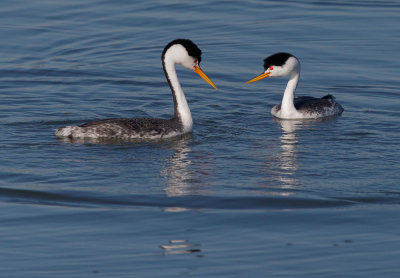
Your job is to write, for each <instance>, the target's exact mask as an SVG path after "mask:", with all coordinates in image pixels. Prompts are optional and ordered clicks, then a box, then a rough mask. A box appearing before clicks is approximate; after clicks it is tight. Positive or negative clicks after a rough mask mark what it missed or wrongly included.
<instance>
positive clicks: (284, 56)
mask: <svg viewBox="0 0 400 278" xmlns="http://www.w3.org/2000/svg"><path fill="white" fill-rule="evenodd" d="M290 57H295V56H294V55H292V54H290V53H286V52H279V53H275V54H273V55H271V56H269V57H267V58H265V59H264V69H268V68H269V67H270V66H283V65H284V64H285V63H286V61H287V60H288V59H289V58H290Z"/></svg>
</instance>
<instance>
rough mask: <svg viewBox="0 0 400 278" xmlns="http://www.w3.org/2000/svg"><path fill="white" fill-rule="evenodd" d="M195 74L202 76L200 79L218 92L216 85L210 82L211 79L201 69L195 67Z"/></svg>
mask: <svg viewBox="0 0 400 278" xmlns="http://www.w3.org/2000/svg"><path fill="white" fill-rule="evenodd" d="M194 72H195V73H197V74H198V75H200V77H201V78H203V79H204V80H205V81H206V82H207V83H208V84H210V85H211V86H213V87H214V88H215V89H216V90H218V88H217V87H216V86H215V85H214V83H213V82H212V81H211V80H210V78H208V76H207V75H206V74H205V73H204V72H203V71H202V70H201V68H200V67H198V66H194Z"/></svg>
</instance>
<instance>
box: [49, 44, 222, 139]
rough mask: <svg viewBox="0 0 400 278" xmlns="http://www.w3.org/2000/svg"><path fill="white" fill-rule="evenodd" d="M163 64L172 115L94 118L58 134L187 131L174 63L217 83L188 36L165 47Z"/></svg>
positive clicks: (135, 135)
mask: <svg viewBox="0 0 400 278" xmlns="http://www.w3.org/2000/svg"><path fill="white" fill-rule="evenodd" d="M161 59H162V65H163V69H164V73H165V76H166V78H167V80H168V84H169V86H170V88H171V91H172V96H173V100H174V116H173V117H172V118H171V119H169V120H167V119H155V118H133V119H129V118H123V119H104V120H95V121H91V122H88V123H85V124H83V125H80V126H66V127H61V128H58V129H57V130H56V133H55V135H56V136H57V137H67V138H70V139H78V138H79V139H84V138H90V139H118V140H130V139H161V138H170V137H173V136H177V135H181V134H184V133H188V132H190V131H191V130H192V127H193V120H192V115H191V113H190V109H189V106H188V103H187V101H186V98H185V95H184V93H183V90H182V88H181V85H180V83H179V80H178V76H177V74H176V70H175V64H180V65H182V66H183V67H185V68H187V69H189V70H193V71H194V72H196V73H197V74H198V75H200V77H202V78H203V79H204V80H205V81H206V82H207V83H209V84H210V85H211V86H213V87H214V88H215V89H217V87H216V86H215V85H214V83H213V82H212V81H211V80H210V79H209V78H208V77H207V75H206V74H205V73H204V72H203V71H202V70H201V69H200V67H199V65H200V61H201V50H200V49H199V48H198V47H197V46H196V45H195V44H194V43H193V42H192V41H190V40H187V39H177V40H173V41H171V42H170V43H169V44H167V45H166V46H165V48H164V51H163V53H162V55H161Z"/></svg>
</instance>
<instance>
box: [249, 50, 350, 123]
mask: <svg viewBox="0 0 400 278" xmlns="http://www.w3.org/2000/svg"><path fill="white" fill-rule="evenodd" d="M264 69H265V71H264V72H263V73H262V74H260V75H259V76H257V77H255V78H253V79H252V80H250V81H247V82H246V83H252V82H255V81H258V80H261V79H263V78H266V77H281V76H288V75H289V81H288V83H287V86H286V89H285V92H284V93H283V98H282V102H281V104H277V105H275V106H274V107H272V109H271V114H272V115H274V116H275V117H278V118H280V119H315V118H321V117H327V116H334V115H340V114H341V113H342V112H343V110H344V109H343V107H342V106H341V105H340V104H339V103H337V102H336V101H335V98H334V97H333V96H332V95H326V96H324V97H322V98H315V97H311V96H302V97H296V98H295V97H294V92H295V90H296V87H297V83H298V82H299V77H300V62H299V60H298V59H297V58H296V57H295V56H293V55H292V54H290V53H284V52H281V53H276V54H274V55H271V56H269V57H267V58H266V59H265V60H264Z"/></svg>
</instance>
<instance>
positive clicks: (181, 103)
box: [164, 55, 193, 132]
mask: <svg viewBox="0 0 400 278" xmlns="http://www.w3.org/2000/svg"><path fill="white" fill-rule="evenodd" d="M164 69H165V74H166V77H167V79H168V80H169V84H170V86H171V90H172V94H173V95H174V101H175V102H176V103H175V106H174V109H175V111H174V116H175V117H178V118H179V120H180V121H181V123H182V125H183V132H189V131H191V130H192V127H193V120H192V114H191V113H190V109H189V105H188V103H187V101H186V98H185V94H184V93H183V90H182V87H181V85H180V83H179V80H178V76H177V74H176V69H175V62H174V61H173V59H172V57H170V56H169V55H165V57H164Z"/></svg>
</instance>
